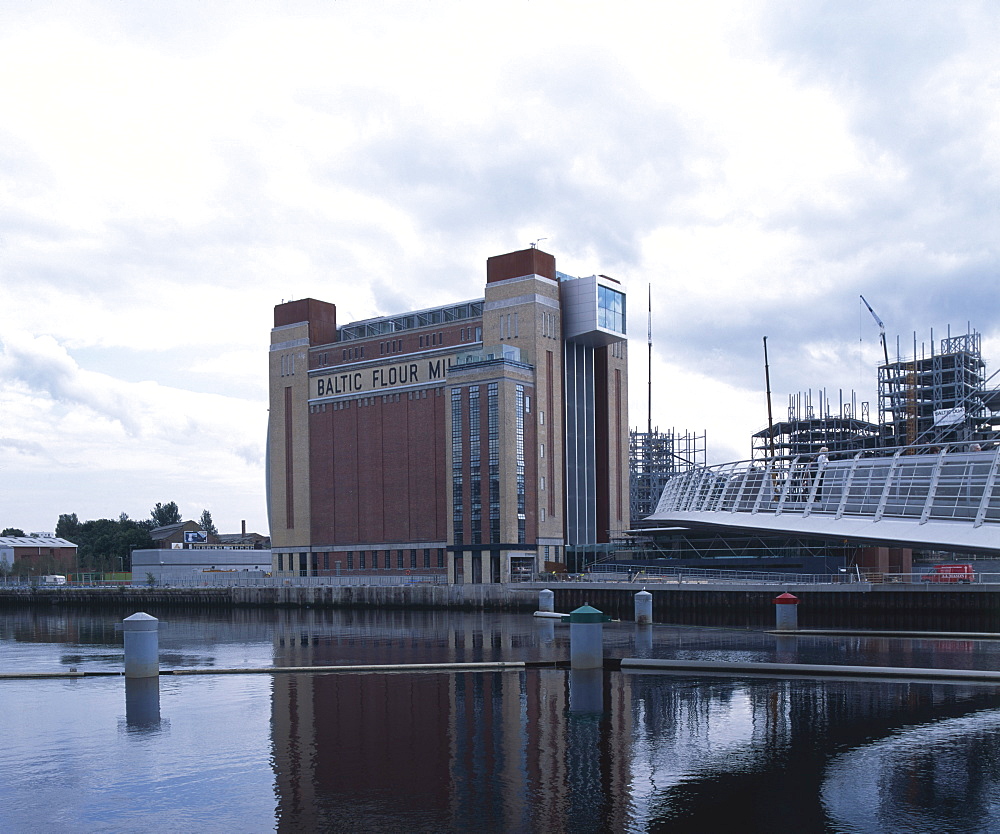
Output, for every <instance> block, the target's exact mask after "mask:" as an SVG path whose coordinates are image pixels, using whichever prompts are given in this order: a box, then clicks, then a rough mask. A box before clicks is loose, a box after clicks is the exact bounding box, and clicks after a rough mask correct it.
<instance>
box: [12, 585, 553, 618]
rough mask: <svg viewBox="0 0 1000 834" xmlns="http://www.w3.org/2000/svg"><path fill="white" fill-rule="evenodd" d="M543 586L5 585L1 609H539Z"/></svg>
mask: <svg viewBox="0 0 1000 834" xmlns="http://www.w3.org/2000/svg"><path fill="white" fill-rule="evenodd" d="M537 604H538V591H537V590H535V589H533V588H528V587H525V586H521V585H424V584H419V585H416V584H415V585H273V586H253V587H250V586H238V587H202V588H136V587H130V586H127V585H126V586H121V587H117V588H74V587H70V586H60V587H57V588H20V587H17V588H2V587H0V608H8V607H13V606H21V605H74V606H97V607H110V608H122V609H132V610H138V611H142V610H145V609H146V608H150V607H159V608H162V607H167V608H176V607H184V608H192V607H193V608H238V607H245V608H410V609H419V608H443V609H447V608H451V609H456V610H460V611H534V610H535V608H536V607H537Z"/></svg>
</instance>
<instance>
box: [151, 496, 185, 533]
mask: <svg viewBox="0 0 1000 834" xmlns="http://www.w3.org/2000/svg"><path fill="white" fill-rule="evenodd" d="M150 515H151V516H152V518H153V523H154V524H155V525H156V526H157V527H166V526H167V525H168V524H179V523H180V522H181V521H182V519H181V511H180V510H178V509H177V504H176V503H175V502H173V501H171V502H170V503H169V504H161V503H160V502H159V501H157V502H156V506H155V507H153V509H152V511H151V512H150Z"/></svg>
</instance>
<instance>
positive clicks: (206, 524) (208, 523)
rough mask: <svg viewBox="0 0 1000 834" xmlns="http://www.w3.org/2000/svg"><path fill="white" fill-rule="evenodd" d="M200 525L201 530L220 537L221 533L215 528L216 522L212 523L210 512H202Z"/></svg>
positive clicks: (199, 520)
mask: <svg viewBox="0 0 1000 834" xmlns="http://www.w3.org/2000/svg"><path fill="white" fill-rule="evenodd" d="M198 523H199V524H200V525H201V529H202V530H204V531H205V532H206V533H208V534H209V535H212V536H217V535H219V531H218V529H217V528H216V526H215V522H214V521H212V514H211V513H210V512H209V511H208V510H202V511H201V518H199V519H198Z"/></svg>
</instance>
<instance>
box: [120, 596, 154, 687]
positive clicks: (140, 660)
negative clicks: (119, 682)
mask: <svg viewBox="0 0 1000 834" xmlns="http://www.w3.org/2000/svg"><path fill="white" fill-rule="evenodd" d="M159 627H160V621H159V620H157V619H156V617H151V616H150V615H149V614H144V613H142V612H141V611H140V612H139V613H138V614H133V615H132V616H131V617H126V618H125V619H124V620H123V621H122V631H123V632H124V633H125V677H126V678H151V677H153V676H154V675H159V674H160V634H159Z"/></svg>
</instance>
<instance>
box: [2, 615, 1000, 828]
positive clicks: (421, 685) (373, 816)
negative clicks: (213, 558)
mask: <svg viewBox="0 0 1000 834" xmlns="http://www.w3.org/2000/svg"><path fill="white" fill-rule="evenodd" d="M129 613H132V612H120V613H115V614H108V613H104V612H101V613H95V612H93V611H78V610H69V609H65V610H59V611H56V612H52V611H49V610H46V611H39V610H32V609H18V610H16V611H6V612H2V613H0V667H2V671H4V672H13V671H25V672H27V671H37V672H46V671H56V670H66V669H68V668H70V667H76V668H77V669H80V670H88V671H101V670H115V671H118V670H120V669H121V668H122V636H121V633H120V631H116V628H115V626H116V625H117V624H118V623H120V621H121V619H122V618H123V616H127V615H128V614H129ZM150 613H152V614H154V615H156V616H160V617H161V618H162V619H163V620H164V621H166V625H165V627H164V629H163V631H162V633H161V639H160V647H161V666H162V668H211V667H214V668H218V669H228V668H237V667H240V668H243V667H254V666H271V665H275V666H306V665H310V666H311V665H333V664H338V665H339V664H372V663H423V662H432V661H433V662H439V661H455V662H463V661H473V660H483V659H485V660H545V659H565V658H567V657H568V655H569V646H568V628H567V627H565V626H562V625H554V624H553V623H552V622H551V621H541V622H540V621H537V620H535V619H534V618H532V617H528V616H523V615H492V614H486V615H484V614H456V613H450V612H330V611H315V610H306V611H239V612H233V613H228V612H227V613H217V612H213V613H197V612H194V613H186V612H177V611H164V612H160V611H155V610H153V611H150ZM604 634H605V646H606V654H607V655H608V656H612V657H634V656H653V657H667V658H669V657H677V658H680V657H684V658H701V659H727V658H728V659H738V660H765V661H773V660H779V661H786V662H790V661H795V660H799V661H802V662H814V663H845V664H865V663H867V664H876V665H901V666H939V667H946V668H948V667H950V668H977V669H1000V643H994V642H988V641H972V640H952V641H940V640H922V639H902V638H861V637H851V638H841V637H837V638H834V637H824V638H820V637H813V638H789V637H776V636H774V635H770V634H765V633H762V632H754V631H730V630H723V629H693V628H674V627H668V626H654V627H653V628H652V629H646V630H637V629H636V627H635V626H633V625H632V624H630V623H612V624H608V625H607V626H606V627H605V632H604ZM0 716H2V721H3V728H4V729H3V736H2V741H3V743H2V744H0V831H3V832H8V831H11V832H22V831H27V832H35V831H39V832H46V831H109V832H111V831H114V832H118V831H154V832H155V831H249V832H254V831H274V830H277V831H345V832H353V831H358V832H362V831H390V832H394V831H406V832H423V831H426V832H466V831H469V832H480V831H481V832H522V831H523V832H563V831H565V832H604V831H610V832H617V831H623V832H645V831H650V832H661V831H662V832H666V831H669V832H685V831H692V832H694V831H698V832H719V831H742V832H756V831H761V832H764V831H767V832H771V831H780V830H788V831H796V832H812V831H817V832H825V831H830V832H881V831H886V832H942V831H948V832H989V831H997V830H1000V753H998V751H1000V688H994V687H983V686H969V685H930V684H914V683H905V682H881V681H852V682H845V681H836V680H827V681H806V680H792V681H785V680H772V679H763V678H742V679H741V678H723V677H716V678H699V677H693V676H690V675H660V674H646V673H621V672H614V673H606V674H604V673H597V674H596V676H588V675H580V674H578V673H569V672H565V671H560V670H551V669H531V670H527V671H513V672H488V673H470V672H462V673H394V674H366V673H356V674H329V675H322V674H298V673H291V674H279V675H269V674H267V675H222V674H219V675H211V676H191V677H173V676H165V677H163V678H161V679H160V680H159V681H155V680H154V681H153V682H152V688H150V687H149V686H146V687H144V686H143V685H142V682H129V686H128V687H127V688H126V682H125V681H124V680H123V679H122V678H120V677H111V678H86V679H83V680H79V679H75V680H64V679H41V680H3V681H0Z"/></svg>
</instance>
